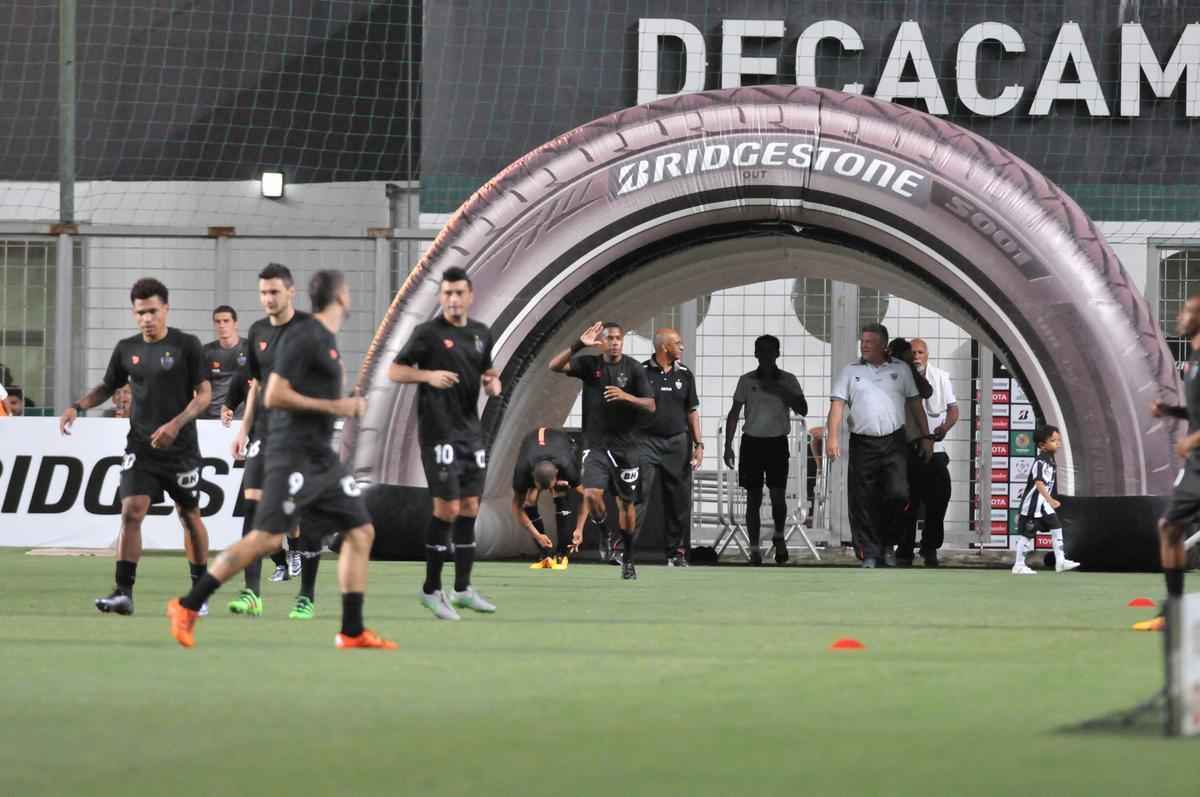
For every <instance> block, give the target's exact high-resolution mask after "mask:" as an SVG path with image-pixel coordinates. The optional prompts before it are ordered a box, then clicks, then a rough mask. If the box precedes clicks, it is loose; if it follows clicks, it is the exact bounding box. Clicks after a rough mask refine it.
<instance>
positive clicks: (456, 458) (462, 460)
mask: <svg viewBox="0 0 1200 797" xmlns="http://www.w3.org/2000/svg"><path fill="white" fill-rule="evenodd" d="M421 465H422V466H424V468H425V481H426V483H427V484H428V485H429V494H430V495H432V496H433V497H434V498H440V499H442V500H443V501H457V500H458V499H460V498H478V497H479V496H481V495H483V480H484V477H485V476H487V449H485V448H484V447H483V439H482V438H479V437H475V438H470V439H465V440H444V441H442V442H440V443H421Z"/></svg>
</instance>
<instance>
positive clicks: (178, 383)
mask: <svg viewBox="0 0 1200 797" xmlns="http://www.w3.org/2000/svg"><path fill="white" fill-rule="evenodd" d="M204 381H205V376H204V352H203V351H202V350H201V346H200V339H199V338H197V337H196V336H195V335H189V334H187V333H186V332H182V331H180V330H178V329H175V328H174V327H167V334H166V336H165V337H164V338H163V339H162V340H157V341H155V342H153V343H147V342H146V341H145V339H144V338H142V336H141V335H140V334H138V335H134V336H133V337H131V338H125V339H124V340H122V341H120V342H119V343H117V345H116V347H115V348H114V349H113V353H112V357H111V358H110V359H109V361H108V370H107V371H105V372H104V386H105V388H107V389H108V390H109V391H111V392H113V393H115V392H116V391H117V390H118V389H120V388H122V387H124V386H125V385H126V384H128V385H130V387H131V388H132V389H133V413H132V415H131V416H130V419H129V436H128V442H129V447H130V448H131V449H136V451H137V453H138V454H139V455H149V456H158V457H160V458H164V459H165V458H174V457H176V456H178V455H180V454H186V455H192V456H199V455H200V444H199V442H198V440H197V438H196V423H195V421H192V422H190V423H186V424H184V426H183V428H182V429H180V430H179V435H178V436H177V437H176V438H175V442H174V443H172V444H171V445H170V446H169V447H167V448H165V449H156V448H151V447H150V437H151V435H153V434H154V433H155V432H156V431H158V428H159V427H160V426H162V425H163V424H164V423H166V422H167V421H170V420H171V419H173V418H175V417H176V416H178V415H179V413H181V412H183V410H184V408H185V407H187V405H188V404H189V403H191V401H192V397H193V395H194V393H195V391H196V388H198V387H199V386H200V385H201V383H203V382H204Z"/></svg>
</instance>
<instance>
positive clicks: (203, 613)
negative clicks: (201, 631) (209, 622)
mask: <svg viewBox="0 0 1200 797" xmlns="http://www.w3.org/2000/svg"><path fill="white" fill-rule="evenodd" d="M199 614H200V616H201V617H208V601H205V602H204V603H203V604H201V606H200V612H199Z"/></svg>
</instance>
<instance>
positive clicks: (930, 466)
mask: <svg viewBox="0 0 1200 797" xmlns="http://www.w3.org/2000/svg"><path fill="white" fill-rule="evenodd" d="M912 359H913V364H914V365H915V366H916V368H917V371H919V372H920V373H921V374H923V375H924V376H925V380H926V381H927V382H929V386H930V387H931V388H932V389H933V393H932V395H930V396H929V398H927V399H925V400H924V401H923V402H922V407H923V409H924V411H925V420H926V423H927V425H928V427H929V435H930V437H932V438H933V456H932V457H930V458H929V459H928V460H922V459H921V458H920V457H917V456H913V455H912V454H911V452H910V455H909V458H908V496H909V501H908V511H906V512H905V513H904V517H902V518H901V521H900V544H899V545H897V546H896V562H897V564H910V563H911V562H912V560H913V549H914V548H915V546H916V539H917V512H918V510H919V509H920V507H922V506H924V507H925V525H924V527H923V528H922V530H921V551H920V553H921V558H922V559H923V560H924V561H925V566H926V567H937V566H938V554H937V552H938V549H939V548H941V547H942V542H944V541H945V538H946V508H947V507H948V506H949V505H950V457H949V455H947V454H946V442H945V440H946V434H947V433H948V432H949V431H950V430H951V429H952V428H954V424H956V423H958V401H957V399H956V398H955V396H954V385H952V384H951V383H950V374H948V373H946V372H945V371H943V370H942V369H941V368H937V367H934V366H933V365H930V363H929V346H928V344H926V343H925V341H923V340H921V339H920V338H916V339H914V340H913V342H912ZM912 432H913V434H912V436H914V437H915V436H916V434H917V432H916V431H915V430H912Z"/></svg>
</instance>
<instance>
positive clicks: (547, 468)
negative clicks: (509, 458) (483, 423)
mask: <svg viewBox="0 0 1200 797" xmlns="http://www.w3.org/2000/svg"><path fill="white" fill-rule="evenodd" d="M578 461H579V460H578V457H577V456H576V454H575V445H574V444H573V443H572V442H571V436H570V435H568V434H567V433H566V432H564V431H562V430H561V429H546V428H545V427H543V428H540V429H534V430H533V431H532V432H530V433H529V434H528V435H526V436H525V439H524V440H523V441H522V442H521V450H520V452H519V453H518V454H517V466H516V467H515V468H514V469H513V499H512V510H513V516H514V517H516V519H517V522H518V523H520V524H521V525H522V526H523V527H524V528H525V530H526V531H528V532H529V534H530V536H531V537H533V541H534V543H536V544H537V546H538V549H539V550H540V551H541V552H542V556H541V558H540V559H539V560H538V561H537V562H535V563H534V564H533V566H532V567H531V568H530V569H532V570H566V569H567V553H568V551H569V550H571V549H574V550H578V549H579V544H580V543H581V542H582V541H583V522H584V519H585V516H584V514H583V513H580V514H579V520H578V523H576V524H575V528H574V533H573V534H570V535H568V534H567V529H569V528H571V523H570V518H571V515H572V514H573V513H572V512H571V493H573V492H575V489H576V488H577V487H578V486H579V466H578V464H577V463H578ZM543 490H549V491H550V492H551V493H552V494H553V496H554V514H555V516H556V521H557V522H556V523H555V533H556V534H557V535H558V545H557V546H555V545H554V543H553V542H551V540H550V537H548V536H547V535H546V527H545V524H544V523H543V522H542V515H541V512H540V511H539V510H538V498H540V497H541V494H542V491H543ZM551 553H554V554H555V555H554V557H551Z"/></svg>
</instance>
